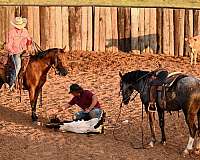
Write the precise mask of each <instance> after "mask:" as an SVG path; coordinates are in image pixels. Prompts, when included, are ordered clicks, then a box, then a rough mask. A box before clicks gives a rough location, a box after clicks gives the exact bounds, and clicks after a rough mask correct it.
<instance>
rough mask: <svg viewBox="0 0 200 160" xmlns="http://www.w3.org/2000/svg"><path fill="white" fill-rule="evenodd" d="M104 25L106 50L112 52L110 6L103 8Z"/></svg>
mask: <svg viewBox="0 0 200 160" xmlns="http://www.w3.org/2000/svg"><path fill="white" fill-rule="evenodd" d="M105 12H106V13H105V16H106V18H105V21H106V22H105V23H106V24H105V26H106V51H111V52H112V46H113V44H112V19H111V8H110V7H106V8H105Z"/></svg>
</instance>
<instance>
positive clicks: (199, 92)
mask: <svg viewBox="0 0 200 160" xmlns="http://www.w3.org/2000/svg"><path fill="white" fill-rule="evenodd" d="M120 77H121V81H120V89H121V92H122V96H123V100H122V101H123V103H124V104H125V105H126V104H128V103H129V101H130V98H131V94H132V93H133V91H134V90H136V91H137V92H139V93H140V98H141V101H142V103H143V104H144V106H145V111H146V112H147V113H148V114H149V123H150V128H151V137H152V140H151V142H150V143H149V145H150V146H151V147H153V146H154V144H155V142H156V137H155V112H149V111H148V105H149V91H148V81H149V78H150V77H151V72H149V71H141V70H136V71H132V72H128V73H125V74H124V75H122V74H121V73H120ZM156 106H157V113H158V117H159V126H160V129H161V133H162V137H161V143H163V144H165V143H166V137H165V130H164V125H165V123H164V111H179V110H182V111H183V113H184V115H185V120H186V123H187V125H188V127H189V133H190V134H189V140H188V144H187V146H186V148H185V150H184V152H183V153H185V154H188V153H189V151H191V150H192V149H193V142H194V140H195V135H197V137H196V138H197V139H196V140H197V142H196V146H195V148H196V153H198V152H199V150H200V80H199V79H197V78H195V77H193V76H189V75H186V76H184V77H183V78H181V79H178V80H177V82H176V83H174V85H172V87H171V88H170V89H169V90H168V91H167V92H166V108H162V107H161V105H160V101H159V98H157V100H156ZM196 116H197V119H198V127H197V126H196V125H195V117H196Z"/></svg>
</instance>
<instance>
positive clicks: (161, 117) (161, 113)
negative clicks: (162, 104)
mask: <svg viewBox="0 0 200 160" xmlns="http://www.w3.org/2000/svg"><path fill="white" fill-rule="evenodd" d="M164 116H165V114H164V111H160V110H159V111H158V117H159V125H160V129H161V134H162V139H161V143H162V144H165V143H166V137H165V119H164V118H165V117H164Z"/></svg>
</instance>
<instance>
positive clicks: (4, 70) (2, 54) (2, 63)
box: [0, 50, 30, 84]
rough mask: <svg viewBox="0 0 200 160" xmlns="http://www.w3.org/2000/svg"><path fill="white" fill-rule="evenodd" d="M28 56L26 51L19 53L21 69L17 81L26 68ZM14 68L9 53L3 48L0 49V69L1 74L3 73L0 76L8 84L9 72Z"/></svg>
mask: <svg viewBox="0 0 200 160" xmlns="http://www.w3.org/2000/svg"><path fill="white" fill-rule="evenodd" d="M29 58H30V56H29V55H28V53H27V52H23V53H22V54H21V59H22V64H21V70H20V72H19V75H18V78H17V79H18V83H19V81H20V79H22V77H23V73H24V72H25V70H26V67H27V65H28V62H29ZM14 69H15V65H14V62H13V61H12V59H11V56H10V55H9V53H8V52H7V51H5V50H1V51H0V70H1V74H3V76H2V77H4V82H5V83H7V84H10V79H11V77H10V76H11V72H12V71H13V70H14Z"/></svg>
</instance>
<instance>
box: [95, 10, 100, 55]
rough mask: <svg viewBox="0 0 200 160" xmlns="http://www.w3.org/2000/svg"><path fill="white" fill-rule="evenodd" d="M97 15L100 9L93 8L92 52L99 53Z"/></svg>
mask: <svg viewBox="0 0 200 160" xmlns="http://www.w3.org/2000/svg"><path fill="white" fill-rule="evenodd" d="M99 13H100V8H99V7H95V8H94V16H95V19H94V51H99V34H100V32H99V18H100V17H99Z"/></svg>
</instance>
